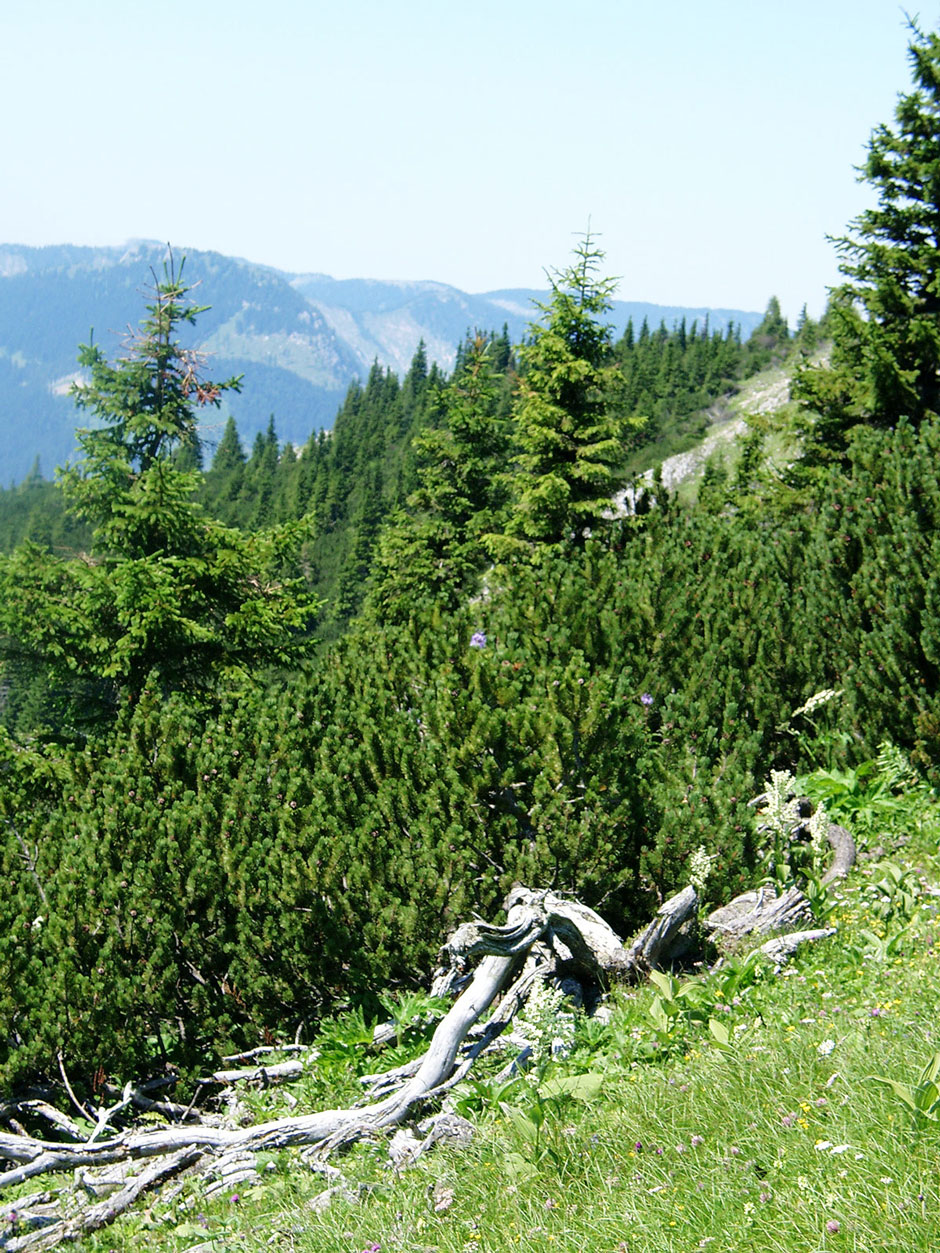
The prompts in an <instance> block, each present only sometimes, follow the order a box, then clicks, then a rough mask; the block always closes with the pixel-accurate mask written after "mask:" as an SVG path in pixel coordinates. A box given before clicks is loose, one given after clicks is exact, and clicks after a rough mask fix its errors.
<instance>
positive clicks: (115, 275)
mask: <svg viewBox="0 0 940 1253" xmlns="http://www.w3.org/2000/svg"><path fill="white" fill-rule="evenodd" d="M179 255H181V254H179ZM165 256H166V246H165V245H163V244H158V243H154V242H152V241H151V242H147V241H138V242H135V243H132V244H129V245H126V246H125V247H123V248H76V247H71V246H65V245H62V246H55V247H48V248H26V247H21V246H16V245H9V244H8V245H0V431H2V433H3V437H4V438H3V441H2V447H0V483H3V484H9V483H10V481H11V480H15V481H17V482H19V481H22V480H23V479H24V478H25V477H26V475H27V474H28V472H29V471H30V468H31V467H32V466H33V465H34V464H35V461H36V458H37V457H38V458H39V464H40V467H41V469H42V472H43V473H44V474H45V475H46V476H47V477H51V476H52V473H53V471H54V469H55V467H56V465H58V464H61V463H62V462H64V461H65V460H66V458H67V457H68V456H70V455H71V454H72V452H73V450H74V446H75V445H74V437H73V430H74V425H75V421H74V411H73V407H72V404H71V401H70V400H69V398H68V386H69V383H70V382H71V381H72V380H73V379H74V378H75V377H76V370H77V363H76V345H77V344H79V343H84V342H85V341H86V340H87V339H88V335H89V329H90V328H92V327H93V328H94V331H95V336H96V339H97V342H99V343H101V344H102V345H104V346H105V348H106V349H107V351H108V352H109V354H112V355H113V354H114V353H115V352H116V351H117V350H118V348H117V346H118V344H119V343H120V340H121V337H122V336H123V335H124V334H125V332H126V328H127V327H129V326H132V325H133V324H134V322H135V321H136V318H137V316H138V309H139V305H140V291H141V289H142V288H145V287H146V286H147V285H148V284H149V283H150V282H151V281H152V276H151V273H150V271H151V269H152V268H155V269H156V271H157V272H158V273H159V270H160V267H161V266H162V264H163V260H164V258H165ZM186 264H187V271H186V272H187V276H188V281H189V282H191V283H197V284H201V289H200V298H201V300H202V302H203V303H205V304H211V306H212V307H211V309H208V310H207V311H206V313H205V314H204V315H203V317H202V318H201V319H200V321H199V324H198V328H196V332H195V334H196V339H195V340H194V341H193V342H194V344H195V345H196V346H198V347H200V348H202V349H204V350H206V351H208V352H211V353H213V354H215V365H214V369H215V370H216V371H217V372H218V373H219V374H234V373H242V374H244V386H243V388H242V391H241V393H240V394H239V395H237V396H230V397H229V398H228V402H229V403H228V405H227V408H226V410H225V412H224V413H222V414H221V415H216V416H215V417H214V418H213V420H212V421H209V422H207V423H206V424H205V425H204V427H203V436H204V438H205V439H206V441H207V444H208V446H209V448H210V451H211V449H212V447H214V445H215V444H217V443H218V441H219V439H220V437H221V434H222V430H223V426H224V419H225V417H227V416H228V415H229V414H231V415H233V416H234V417H235V419H236V421H237V423H238V426H239V429H240V431H241V433H242V436H243V438H245V439H247V440H248V441H249V442H250V441H251V440H253V439H254V436H255V435H256V434H258V433H263V432H264V430H265V429H266V427H267V424H268V420H269V418H270V417H271V416H272V415H274V416H275V417H276V421H277V427H278V431H279V433H280V437H281V438H282V439H286V440H288V441H290V442H291V443H294V444H296V445H298V446H299V445H301V444H303V443H304V442H305V441H306V440H307V439H308V438H309V437H310V436H311V434H312V433H315V432H316V431H318V430H321V429H328V428H330V427H331V426H332V424H333V420H334V418H335V416H336V411H337V409H338V407H339V406H340V404H341V403H342V399H343V396H344V394H345V392H346V389H347V388H348V386H349V385H350V383H351V382H352V381H353V380H354V379H358V380H359V381H361V382H365V380H366V379H367V377H368V374H369V370H370V369H371V368H372V365H373V364H374V363H376V362H378V363H379V364H380V365H381V366H382V367H384V368H386V369H392V370H393V371H396V372H397V373H399V374H402V373H404V372H405V371H406V370H407V369H408V366H409V363H410V361H411V359H412V357H413V355H414V353H415V352H416V350H417V348H418V345H419V344H420V343H421V342H422V341H423V342H424V344H425V348H426V353H427V356H428V359H429V361H430V362H432V363H434V362H436V363H437V364H438V365H439V366H440V367H441V368H442V369H444V370H446V371H448V372H449V371H450V370H451V368H452V367H453V365H454V361H455V353H456V348H457V345H458V344H459V343H460V341H461V340H462V339H463V337H464V336H465V335H466V334H467V333H468V332H470V331H473V330H474V329H475V328H480V329H482V330H484V331H489V330H495V331H499V330H500V328H502V327H503V326H504V324H505V325H506V326H507V328H508V333H509V335H510V338H511V339H512V340H513V342H516V341H517V340H518V339H519V338H520V337H521V336H522V334H523V331H524V328H525V325H526V323H527V322H528V321H529V319H530V318H531V316H532V305H531V302H530V297H532V296H536V297H537V296H538V295H539V293H529V292H498V293H492V294H484V295H478V296H471V295H467V294H466V293H464V292H460V291H457V290H456V289H455V288H452V287H448V286H447V285H445V284H443V283H430V282H424V283H407V282H378V281H371V280H366V279H354V280H344V281H338V280H335V279H331V278H328V277H327V276H325V275H291V274H286V273H283V272H280V271H278V270H274V269H272V268H270V267H266V266H261V265H254V264H251V263H250V262H247V261H243V260H240V259H238V258H234V257H226V256H222V255H221V254H219V253H213V252H203V251H199V250H195V249H194V250H190V251H189V253H188V256H187V263H186ZM542 295H544V293H542ZM610 316H611V319H612V322H613V323H614V325H615V326H616V327H617V328H618V329H620V330H622V329H623V327H625V325H626V323H627V320H628V318H629V317H631V316H632V317H633V318H634V320H635V322H636V324H637V326H639V324H640V322H641V321H642V320H643V318H644V317H647V318H648V319H649V322H650V324H651V325H652V326H657V325H658V324H659V323H660V322H661V321H665V324H666V325H667V326H668V327H670V329H671V328H672V326H673V325H674V324H677V323H678V322H679V321H680V320H681V318H683V317H685V318H686V319H687V321H688V322H689V323H691V321H692V320H694V319H698V321H699V324H700V325H703V324H704V320H705V318H706V317H707V316H709V311H708V310H704V309H702V310H685V309H672V308H665V307H659V306H656V305H630V304H626V303H618V304H617V305H616V306H614V307H613V308H612V309H611V311H610ZM710 316H711V321H712V325H713V326H715V327H725V326H727V324H728V323H729V322H733V323H734V324H735V325H737V326H739V327H741V329H742V333H743V334H744V336H745V337H746V336H747V335H748V334H749V333H750V331H751V329H752V328H753V327H754V325H756V323H757V322H758V321H759V315H758V314H754V313H748V312H743V311H738V310H713V311H711V315H710ZM219 418H220V419H221V420H219Z"/></svg>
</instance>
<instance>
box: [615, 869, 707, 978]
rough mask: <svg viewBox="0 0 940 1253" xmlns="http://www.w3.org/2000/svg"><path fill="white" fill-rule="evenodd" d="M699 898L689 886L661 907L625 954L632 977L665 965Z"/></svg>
mask: <svg viewBox="0 0 940 1253" xmlns="http://www.w3.org/2000/svg"><path fill="white" fill-rule="evenodd" d="M697 909H698V894H697V893H696V891H695V888H694V887H692V885H691V884H689V886H688V887H686V888H683V889H682V891H681V892H678V893H677V894H676V895H675V896H672V897H670V898H669V900H668V901H666V902H665V903H664V904H663V905H661V906H660V908H659V910H658V912H657V914H656V917H655V918H654V919H653V921H652V922H651V923H650V924H649V926H648V927H646V928H645V929H644V930H643V931H641V932H640V934H639V935H638V936H637V937H636V939H635V940H634V941H633V943H632V944H631V945H630V948H629V950H628V951H627V953H626V965H627V969H628V970H629V971H630V972H631V973H640V972H642V973H643V974H648V973H649V971H650V970H655V969H656V967H657V966H660V965H662V964H663V963H664V961H667V960H668V958H669V956H670V954H671V950H672V947H673V945H674V944H675V942H676V939H677V937H678V936H679V934H680V932H681V931H682V929H683V927H685V926H687V925H688V924H689V923H691V922H692V920H693V919H694V918H695V915H696V911H697Z"/></svg>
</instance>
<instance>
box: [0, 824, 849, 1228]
mask: <svg viewBox="0 0 940 1253" xmlns="http://www.w3.org/2000/svg"><path fill="white" fill-rule="evenodd" d="M850 842H851V841H850ZM853 852H854V850H853ZM843 860H844V859H843ZM840 864H841V863H840ZM849 864H850V863H849ZM842 873H844V871H842ZM751 895H753V894H751ZM784 899H785V898H780V902H778V903H777V905H776V908H775V909H771V910H770V913H773V915H774V917H775V918H776V919H777V921H778V922H782V923H783V924H784V925H787V924H788V923H789V922H790V921H792V920H794V919H797V918H799V919H802V917H803V911H802V909H801V908H800V907H799V903H798V902H795V901H793V902H786V903H783V902H784ZM774 900H776V898H774ZM791 905H792V909H791ZM697 909H698V898H697V896H696V893H695V890H694V888H692V887H687V888H684V889H683V891H681V892H679V893H678V894H677V895H676V896H674V897H672V898H671V899H670V900H668V901H666V902H665V903H664V905H663V906H662V907H661V908H660V910H659V912H658V913H657V915H656V917H655V918H654V919H653V920H652V922H651V923H650V924H649V925H648V926H647V927H646V928H645V929H644V930H643V931H641V932H640V933H639V934H638V935H637V936H636V937H635V938H634V939H633V940H632V941H631V942H630V943H629V944H626V945H625V944H624V943H623V941H622V940H621V939H620V937H619V936H618V935H617V934H616V933H615V932H614V931H613V930H612V929H611V928H610V927H609V926H608V925H607V923H605V922H604V920H603V919H602V918H601V917H600V916H599V915H598V914H596V913H595V912H594V911H593V910H592V909H589V908H588V907H587V906H585V905H582V904H580V903H579V902H578V901H573V900H567V899H565V898H564V897H561V896H558V895H556V894H555V893H553V892H549V891H537V890H535V889H532V888H527V887H522V886H518V887H515V888H514V889H513V890H512V892H511V893H510V895H509V897H508V898H507V901H506V922H505V924H504V925H502V926H495V925H492V924H490V923H486V922H482V921H480V922H470V923H464V924H463V925H462V926H460V927H458V928H457V930H456V931H455V932H454V934H453V935H452V936H451V937H450V938H449V939H448V940H447V942H446V943H445V944H444V947H443V948H442V950H441V955H440V966H439V968H438V970H437V971H436V972H435V976H434V980H433V984H432V992H433V993H434V994H435V995H438V996H454V997H456V999H455V1000H454V1003H453V1005H452V1006H451V1008H450V1009H449V1010H448V1012H447V1014H446V1015H445V1016H444V1018H443V1019H442V1020H441V1022H440V1023H439V1024H438V1026H437V1029H436V1030H435V1032H434V1035H433V1038H432V1040H431V1043H430V1045H429V1046H428V1049H427V1052H426V1053H425V1054H424V1056H423V1057H421V1058H419V1059H418V1060H417V1061H416V1062H414V1063H411V1064H409V1065H407V1066H403V1067H399V1068H397V1069H396V1070H393V1071H389V1072H387V1073H385V1074H383V1075H371V1076H367V1078H366V1079H365V1080H364V1083H365V1084H366V1086H367V1087H369V1088H371V1089H372V1091H373V1098H374V1099H372V1100H371V1101H370V1102H368V1103H366V1104H364V1105H361V1106H357V1107H354V1108H351V1109H332V1110H322V1111H319V1112H317V1113H312V1114H303V1115H299V1116H296V1117H290V1118H277V1119H272V1120H270V1121H268V1122H263V1123H259V1124H258V1125H257V1126H253V1127H232V1126H224V1125H221V1126H220V1125H212V1121H214V1120H210V1119H209V1118H208V1117H207V1118H206V1119H204V1120H200V1119H199V1118H198V1116H195V1115H193V1114H192V1110H191V1107H186V1108H185V1109H184V1108H183V1107H181V1106H177V1105H174V1104H173V1103H172V1102H163V1101H154V1100H152V1099H151V1098H150V1097H148V1096H146V1095H145V1091H144V1089H145V1088H146V1087H147V1086H148V1085H144V1088H143V1089H132V1088H131V1086H130V1085H128V1087H127V1088H125V1089H124V1091H123V1093H122V1094H121V1097H120V1099H119V1100H117V1101H116V1103H115V1104H114V1105H112V1106H111V1107H110V1108H108V1109H103V1110H102V1111H100V1113H99V1114H98V1115H97V1126H96V1127H95V1130H94V1132H93V1133H92V1134H91V1136H90V1137H88V1138H87V1139H81V1134H82V1133H81V1131H80V1129H79V1127H78V1125H77V1124H76V1123H75V1122H74V1120H72V1119H70V1118H69V1117H68V1116H67V1115H65V1114H61V1113H60V1112H59V1111H56V1110H55V1109H54V1108H53V1107H52V1106H51V1105H50V1104H49V1102H48V1101H46V1100H44V1099H43V1100H34V1101H24V1102H22V1103H21V1104H19V1105H15V1104H14V1105H11V1106H8V1107H7V1109H8V1111H10V1110H12V1109H14V1108H17V1109H23V1110H27V1109H29V1111H31V1112H32V1113H33V1114H36V1115H38V1116H40V1117H43V1118H45V1119H46V1120H47V1121H48V1122H50V1123H51V1124H52V1125H53V1126H55V1127H56V1128H57V1129H58V1130H59V1131H61V1132H63V1133H64V1134H66V1135H69V1136H71V1137H72V1142H66V1141H52V1140H43V1139H39V1138H36V1137H34V1136H30V1135H27V1134H26V1133H25V1131H24V1130H23V1128H22V1127H21V1126H20V1125H19V1123H18V1122H17V1121H16V1119H15V1118H13V1117H12V1114H11V1113H10V1112H8V1113H7V1114H6V1117H7V1121H8V1123H9V1124H10V1125H11V1126H13V1127H14V1132H13V1133H6V1132H0V1161H3V1162H6V1163H7V1164H8V1165H7V1168H6V1169H5V1170H3V1171H2V1172H0V1190H2V1189H5V1188H11V1187H13V1186H15V1185H18V1184H21V1183H23V1182H24V1181H26V1180H28V1179H32V1178H34V1177H37V1176H40V1175H45V1174H49V1173H53V1172H57V1171H58V1172H65V1171H68V1172H76V1171H78V1172H80V1173H81V1178H82V1183H83V1184H84V1187H85V1189H86V1191H88V1192H90V1193H91V1194H92V1200H93V1201H94V1203H93V1204H92V1203H89V1204H86V1206H85V1207H84V1209H80V1210H79V1212H78V1213H77V1214H74V1213H73V1214H70V1216H69V1217H67V1218H63V1217H59V1216H58V1211H57V1208H56V1207H55V1206H51V1205H50V1194H49V1193H42V1194H37V1195H35V1196H33V1197H30V1198H24V1200H23V1201H22V1202H20V1208H19V1211H18V1213H17V1218H16V1223H15V1224H14V1225H9V1224H8V1226H7V1229H6V1233H5V1234H0V1250H4V1251H5V1253H14V1251H19V1250H26V1249H30V1250H33V1249H47V1248H53V1247H54V1246H56V1245H57V1244H60V1243H64V1242H67V1241H71V1240H75V1239H78V1238H80V1237H81V1236H82V1235H84V1234H86V1233H88V1232H90V1231H93V1230H95V1229H96V1228H99V1227H102V1226H104V1225H106V1224H107V1223H109V1222H111V1221H112V1220H113V1219H114V1218H115V1217H117V1215H118V1214H120V1213H122V1212H123V1211H124V1210H126V1209H127V1208H128V1207H129V1206H130V1205H132V1204H133V1203H134V1202H135V1201H136V1200H137V1199H138V1197H140V1196H141V1195H142V1194H143V1193H144V1192H145V1191H146V1190H147V1189H149V1188H152V1187H154V1186H155V1185H156V1184H158V1183H160V1182H161V1181H163V1180H165V1179H167V1178H169V1177H171V1176H172V1175H174V1174H177V1173H179V1172H180V1171H183V1170H188V1171H198V1172H202V1173H210V1172H211V1173H213V1174H215V1175H217V1176H221V1177H222V1178H223V1179H224V1180H226V1181H230V1180H231V1179H234V1178H236V1177H237V1178H243V1177H249V1176H253V1165H252V1160H251V1155H252V1154H254V1153H256V1152H258V1151H260V1150H262V1149H279V1148H287V1147H290V1146H308V1151H309V1150H310V1149H312V1150H314V1151H318V1152H320V1153H321V1154H328V1153H329V1152H330V1151H331V1150H333V1149H335V1148H337V1147H339V1146H340V1145H343V1144H347V1143H350V1142H352V1141H354V1140H356V1139H358V1138H360V1137H361V1136H363V1135H366V1134H369V1133H371V1132H375V1131H378V1130H380V1129H382V1128H388V1127H393V1126H395V1125H397V1124H400V1123H402V1122H403V1121H404V1120H405V1119H406V1118H408V1117H409V1115H411V1114H412V1113H413V1112H414V1111H416V1110H417V1109H418V1108H420V1107H421V1106H422V1105H424V1104H426V1103H427V1102H428V1101H429V1100H431V1099H433V1098H436V1097H439V1096H440V1095H441V1094H442V1093H443V1092H445V1091H446V1090H447V1089H449V1088H450V1087H452V1086H453V1085H454V1084H455V1083H457V1082H459V1080H460V1079H461V1078H462V1077H463V1076H464V1075H465V1074H466V1073H467V1071H468V1069H469V1068H470V1066H471V1065H472V1064H473V1061H474V1059H475V1058H476V1057H478V1056H479V1054H480V1053H481V1052H483V1051H484V1049H485V1048H487V1047H488V1046H489V1045H490V1044H491V1043H492V1041H493V1040H495V1039H496V1037H497V1036H498V1035H499V1034H500V1032H502V1031H503V1030H504V1029H505V1028H506V1027H507V1026H508V1024H509V1023H510V1022H511V1020H512V1018H513V1016H514V1014H515V1013H516V1012H517V1011H518V1009H519V1008H520V1006H521V1005H522V1004H523V1003H524V1002H525V999H526V997H527V995H528V992H529V990H530V989H531V987H532V985H533V984H534V983H535V981H536V980H539V979H543V980H551V981H552V982H554V983H555V984H556V985H557V986H559V987H561V988H563V989H564V990H565V991H566V992H568V993H569V994H571V995H573V996H575V997H576V998H577V999H579V1000H580V1001H581V1002H582V1003H584V1004H586V1005H587V1006H588V1007H591V1006H592V1005H593V1004H595V1003H596V1002H597V1000H598V999H599V997H600V996H601V994H602V993H603V991H604V990H605V989H606V988H607V987H608V986H609V984H610V983H611V982H612V981H614V980H631V981H638V980H640V979H642V978H644V977H645V976H646V974H647V973H648V972H649V971H650V970H651V969H654V968H655V967H656V966H659V965H663V964H667V963H668V962H669V960H670V955H671V954H672V953H673V952H674V951H675V948H676V945H677V943H681V942H682V941H683V937H684V936H686V935H687V933H688V931H689V927H690V925H691V924H692V923H693V922H694V920H695V917H696V913H697ZM748 910H749V911H750V914H751V915H753V914H755V913H757V914H761V913H763V909H762V906H761V905H760V904H758V906H757V908H755V905H754V902H753V901H751V902H750V903H749V905H748V906H747V908H746V909H745V911H744V912H745V913H747V912H748ZM721 912H722V911H717V913H718V914H721ZM768 916H769V914H768ZM713 917H714V915H713ZM728 925H731V924H730V923H729V924H728ZM827 934H831V932H816V933H811V932H804V933H801V934H800V935H792V936H789V937H783V939H782V940H775V941H771V943H772V944H775V945H778V946H781V945H782V947H779V948H778V949H774V952H773V953H772V954H771V956H772V957H773V959H774V960H775V961H776V960H778V958H779V960H780V961H783V960H785V959H786V954H787V952H788V951H790V949H792V947H795V945H796V944H797V943H799V942H801V940H807V939H810V938H818V937H819V936H821V935H827ZM788 946H790V949H788ZM766 947H767V946H765V948H766ZM474 958H479V959H480V960H479V962H478V964H477V966H476V968H475V970H473V971H472V972H471V970H470V963H471V961H472V960H473V959H474ZM491 1009H492V1012H491V1013H490V1016H489V1019H488V1020H487V1021H486V1023H485V1024H484V1023H483V1022H482V1019H483V1018H484V1015H486V1014H487V1011H490V1010H491ZM473 1033H476V1038H475V1039H474V1040H473V1041H472V1042H471V1041H470V1040H469V1038H468V1037H470V1036H471V1034H473ZM377 1038H381V1031H379V1032H378V1033H377ZM256 1056H261V1054H260V1053H259V1054H255V1053H254V1052H253V1053H251V1054H247V1055H241V1056H238V1057H233V1058H230V1059H227V1060H230V1061H249V1060H251V1061H254V1060H255V1057H256ZM302 1067H303V1063H302V1062H301V1061H300V1059H296V1060H292V1061H289V1062H286V1063H277V1064H275V1065H271V1066H265V1065H264V1063H263V1062H262V1063H261V1064H260V1065H258V1066H254V1067H250V1068H243V1069H239V1070H229V1071H218V1072H216V1073H215V1074H214V1075H212V1076H210V1077H208V1078H207V1079H205V1080H204V1081H203V1082H204V1083H207V1084H208V1083H220V1082H231V1081H234V1080H236V1079H245V1078H259V1077H260V1078H262V1079H263V1080H264V1081H269V1080H271V1079H275V1078H278V1077H285V1076H290V1075H292V1074H296V1073H298V1071H299V1070H301V1069H302ZM63 1081H64V1082H66V1083H67V1080H66V1076H65V1074H64V1071H63ZM69 1090H70V1089H69ZM129 1107H133V1108H138V1109H141V1108H143V1109H150V1110H154V1109H157V1110H160V1111H162V1112H164V1113H165V1114H166V1115H167V1117H168V1118H173V1119H175V1120H176V1121H174V1122H172V1123H167V1124H166V1125H164V1126H161V1127H157V1128H148V1129H146V1130H139V1129H133V1128H129V1129H125V1130H121V1131H115V1130H114V1128H113V1127H112V1126H111V1125H110V1124H111V1120H112V1119H114V1118H115V1117H116V1115H117V1114H118V1113H119V1112H120V1111H122V1110H124V1109H127V1108H129ZM193 1117H195V1118H196V1121H195V1123H193V1122H191V1121H187V1120H188V1119H191V1118H193ZM424 1125H425V1126H431V1127H432V1130H431V1131H430V1132H428V1133H427V1136H426V1139H425V1141H424V1142H419V1141H417V1140H416V1139H415V1138H414V1137H412V1136H410V1135H409V1137H408V1144H407V1145H406V1147H405V1149H403V1150H402V1156H403V1159H404V1158H407V1157H408V1156H409V1155H411V1156H414V1154H415V1153H417V1152H420V1151H423V1149H424V1148H426V1147H427V1146H429V1145H430V1144H431V1143H433V1142H434V1140H435V1139H437V1138H439V1136H440V1135H442V1134H444V1132H442V1131H440V1129H439V1128H437V1125H436V1120H432V1123H429V1124H424ZM412 1141H413V1143H412ZM142 1163H143V1165H142ZM105 1168H107V1169H105ZM233 1172H234V1173H233ZM216 1186H222V1185H221V1184H219V1185H216ZM102 1194H106V1195H104V1196H103V1199H100V1200H99V1199H98V1197H100V1196H102Z"/></svg>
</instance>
